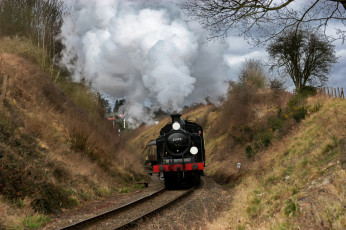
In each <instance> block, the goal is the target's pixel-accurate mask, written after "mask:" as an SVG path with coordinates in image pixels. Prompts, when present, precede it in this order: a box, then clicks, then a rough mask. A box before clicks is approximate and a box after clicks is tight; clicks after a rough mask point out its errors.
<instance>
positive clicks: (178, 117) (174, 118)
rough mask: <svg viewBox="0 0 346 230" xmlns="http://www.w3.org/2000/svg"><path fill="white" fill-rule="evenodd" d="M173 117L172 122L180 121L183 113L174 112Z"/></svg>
mask: <svg viewBox="0 0 346 230" xmlns="http://www.w3.org/2000/svg"><path fill="white" fill-rule="evenodd" d="M171 117H172V124H173V123H174V122H178V123H180V117H181V114H179V113H175V114H172V115H171Z"/></svg>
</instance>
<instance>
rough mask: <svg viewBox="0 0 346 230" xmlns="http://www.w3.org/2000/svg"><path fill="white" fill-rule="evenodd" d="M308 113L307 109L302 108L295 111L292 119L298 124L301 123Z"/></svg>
mask: <svg viewBox="0 0 346 230" xmlns="http://www.w3.org/2000/svg"><path fill="white" fill-rule="evenodd" d="M307 113H308V111H307V109H306V108H305V107H304V106H302V107H299V108H297V109H295V110H294V111H293V114H292V117H293V119H294V120H295V121H296V122H300V121H301V120H303V119H304V118H305V117H306V115H307Z"/></svg>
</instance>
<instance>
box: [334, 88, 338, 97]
mask: <svg viewBox="0 0 346 230" xmlns="http://www.w3.org/2000/svg"><path fill="white" fill-rule="evenodd" d="M334 94H335V98H338V96H337V95H336V88H334Z"/></svg>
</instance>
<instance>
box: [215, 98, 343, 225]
mask: <svg viewBox="0 0 346 230" xmlns="http://www.w3.org/2000/svg"><path fill="white" fill-rule="evenodd" d="M316 102H318V103H321V104H322V108H321V111H319V112H318V113H315V114H312V115H311V116H310V117H308V118H307V119H305V120H304V121H302V124H301V125H299V126H296V127H295V128H293V130H292V131H291V133H290V134H289V135H288V136H286V137H284V139H283V140H281V141H280V142H276V143H275V144H274V145H273V146H272V147H270V148H269V149H268V150H267V151H266V152H265V153H263V154H262V156H261V157H258V159H257V161H256V163H255V164H254V165H253V169H252V170H251V171H249V172H248V173H247V175H246V176H245V177H243V179H242V181H241V182H240V183H239V185H237V186H236V187H235V188H234V197H233V202H232V206H231V209H230V211H229V212H227V213H225V215H224V216H223V217H222V218H220V220H218V221H217V222H216V223H213V224H211V228H213V227H212V226H213V225H215V226H216V229H217V227H218V226H223V227H222V229H226V228H231V229H324V228H326V229H344V228H345V227H346V221H345V219H346V213H345V210H344V208H343V206H344V202H345V199H346V192H345V191H346V183H345V175H346V174H345V171H344V170H342V169H341V167H340V164H339V157H340V149H339V145H338V143H339V142H340V140H342V139H343V138H345V134H346V126H345V124H346V120H345V119H346V110H345V108H346V104H345V103H346V102H345V101H344V100H334V99H326V98H321V97H314V98H311V99H309V103H312V104H315V103H316ZM225 223H227V225H224V224H225Z"/></svg>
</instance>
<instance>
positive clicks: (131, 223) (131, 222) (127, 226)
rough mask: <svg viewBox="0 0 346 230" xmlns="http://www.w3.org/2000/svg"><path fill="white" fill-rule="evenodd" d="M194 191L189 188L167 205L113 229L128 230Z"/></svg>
mask: <svg viewBox="0 0 346 230" xmlns="http://www.w3.org/2000/svg"><path fill="white" fill-rule="evenodd" d="M194 190H195V188H194V187H193V188H190V189H189V190H187V191H186V192H184V193H183V194H181V195H180V196H178V197H176V198H174V199H173V200H171V201H168V202H167V203H165V204H163V205H161V206H160V207H158V208H156V209H154V210H151V211H149V212H147V213H145V214H143V215H141V216H139V217H137V218H136V219H134V220H131V221H129V222H127V223H125V224H123V225H122V226H119V227H117V228H115V229H117V230H118V229H119V230H120V229H128V228H130V227H133V226H134V225H136V224H137V222H138V221H139V220H142V219H144V218H145V217H149V216H151V215H154V214H155V213H157V212H159V211H161V210H163V209H165V208H167V207H169V206H170V205H172V204H174V203H176V202H177V201H179V200H180V199H182V198H184V197H186V196H188V195H189V194H191V193H192V192H193V191H194Z"/></svg>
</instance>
